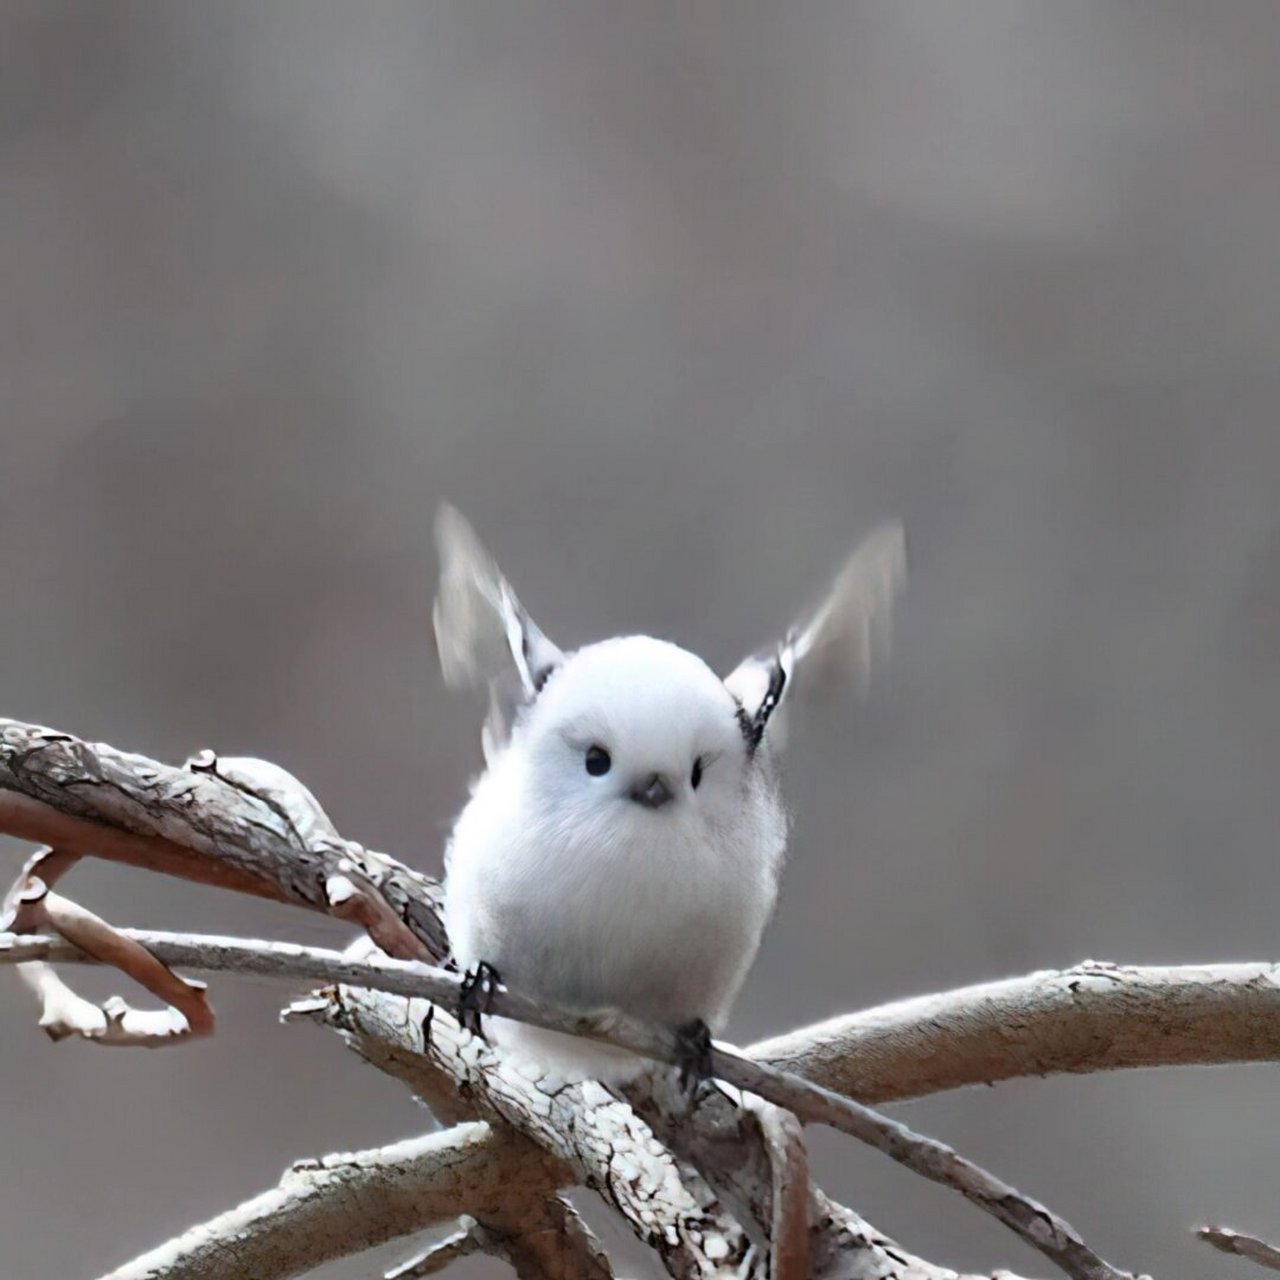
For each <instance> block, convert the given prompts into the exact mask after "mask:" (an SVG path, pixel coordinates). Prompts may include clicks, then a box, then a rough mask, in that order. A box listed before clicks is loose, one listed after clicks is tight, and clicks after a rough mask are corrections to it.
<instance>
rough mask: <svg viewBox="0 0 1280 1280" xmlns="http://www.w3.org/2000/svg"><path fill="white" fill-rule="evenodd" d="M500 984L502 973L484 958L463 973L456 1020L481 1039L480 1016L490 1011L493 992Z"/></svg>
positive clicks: (482, 1031) (482, 1033)
mask: <svg viewBox="0 0 1280 1280" xmlns="http://www.w3.org/2000/svg"><path fill="white" fill-rule="evenodd" d="M501 985H502V975H501V974H500V973H499V972H498V971H497V969H495V968H494V967H493V965H491V964H489V963H488V962H487V961H485V960H481V961H480V963H479V964H478V965H476V967H475V968H474V969H468V970H467V972H466V973H465V974H463V977H462V987H461V989H460V990H459V992H458V1008H457V1015H458V1022H459V1024H460V1025H461V1026H462V1027H463V1028H464V1029H465V1030H467V1031H470V1032H471V1033H472V1034H473V1035H477V1036H479V1037H480V1038H481V1039H482V1040H483V1039H484V1029H483V1028H482V1027H481V1025H480V1016H481V1014H486V1013H490V1012H491V1011H492V1009H493V996H494V992H496V991H497V989H498V987H499V986H501Z"/></svg>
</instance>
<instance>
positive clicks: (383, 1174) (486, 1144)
mask: <svg viewBox="0 0 1280 1280" xmlns="http://www.w3.org/2000/svg"><path fill="white" fill-rule="evenodd" d="M520 1159H521V1156H520V1154H519V1153H518V1152H516V1151H514V1150H511V1149H509V1148H508V1145H507V1144H506V1142H505V1140H504V1139H503V1137H502V1136H501V1135H499V1134H495V1133H494V1132H493V1130H492V1129H491V1128H490V1127H489V1126H488V1125H486V1124H479V1123H475V1124H465V1125H459V1126H457V1127H456V1128H453V1129H447V1130H444V1131H442V1132H440V1133H432V1134H427V1135H426V1136H425V1137H419V1138H409V1139H407V1140H405V1141H403V1142H397V1143H395V1144H393V1145H392V1146H389V1147H381V1148H378V1149H376V1150H371V1151H360V1152H355V1153H353V1154H348V1155H334V1156H325V1157H324V1159H322V1160H310V1161H302V1162H300V1163H299V1164H296V1165H294V1166H293V1168H291V1169H289V1170H287V1171H286V1172H285V1174H284V1176H283V1177H282V1178H281V1180H280V1183H279V1185H278V1186H276V1187H273V1188H272V1189H271V1190H270V1191H267V1192H264V1193H263V1194H262V1195H260V1196H256V1197H254V1199H252V1200H249V1201H246V1202H245V1203H244V1204H242V1205H239V1206H238V1207H237V1208H235V1209H231V1210H229V1211H228V1212H227V1213H224V1214H221V1215H219V1216H218V1217H217V1218H214V1219H213V1220H212V1221H210V1222H207V1223H204V1224H203V1225H201V1226H198V1227H193V1228H192V1229H191V1230H190V1231H188V1232H186V1233H185V1234H183V1235H181V1236H178V1237H176V1238H175V1239H173V1240H171V1241H169V1242H168V1243H167V1244H163V1245H161V1246H160V1247H159V1248H158V1249H153V1250H152V1251H151V1252H150V1253H146V1254H143V1255H142V1257H140V1258H136V1259H135V1260H134V1261H133V1262H130V1263H127V1264H126V1265H125V1266H123V1267H120V1268H118V1269H117V1270H115V1271H112V1272H111V1273H110V1274H109V1275H107V1276H104V1277H103V1280H225V1277H227V1276H233V1275H235V1276H253V1277H254V1280H285V1277H289V1276H297V1275H302V1274H304V1273H305V1272H307V1271H309V1270H311V1269H312V1268H313V1267H317V1266H319V1265H320V1264H321V1263H322V1262H327V1261H329V1260H331V1259H333V1258H341V1257H346V1256H348V1255H349V1254H353V1253H359V1252H361V1251H362V1250H365V1249H369V1248H372V1247H373V1246H375V1245H378V1244H382V1243H384V1242H385V1241H387V1240H393V1239H395V1238H397V1237H398V1236H402V1235H406V1234H408V1233H410V1232H414V1231H421V1230H423V1229H424V1228H426V1227H430V1226H433V1225H435V1224H437V1223H440V1222H448V1221H451V1220H452V1219H454V1218H455V1217H457V1215H458V1213H459V1212H460V1211H468V1212H471V1213H477V1212H479V1213H483V1211H484V1209H485V1208H487V1207H489V1206H491V1205H494V1204H496V1203H498V1202H499V1200H500V1198H501V1197H502V1195H503V1194H504V1192H505V1190H506V1186H505V1184H506V1181H507V1180H508V1179H509V1178H511V1177H513V1176H518V1175H519V1173H520V1164H519V1162H520ZM534 1172H535V1173H536V1169H535V1170H534Z"/></svg>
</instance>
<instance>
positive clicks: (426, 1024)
mask: <svg viewBox="0 0 1280 1280" xmlns="http://www.w3.org/2000/svg"><path fill="white" fill-rule="evenodd" d="M435 1020H436V1007H435V1005H433V1004H429V1005H427V1016H426V1017H425V1018H423V1019H422V1028H421V1029H422V1048H423V1050H424V1051H425V1050H427V1049H430V1048H431V1024H432V1023H433V1022H434V1021H435Z"/></svg>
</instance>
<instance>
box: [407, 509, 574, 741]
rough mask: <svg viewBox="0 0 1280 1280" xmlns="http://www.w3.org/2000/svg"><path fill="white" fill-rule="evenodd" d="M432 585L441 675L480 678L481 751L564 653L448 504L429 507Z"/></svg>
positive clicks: (475, 684) (500, 737)
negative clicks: (435, 574)
mask: <svg viewBox="0 0 1280 1280" xmlns="http://www.w3.org/2000/svg"><path fill="white" fill-rule="evenodd" d="M436 545H437V547H438V549H439V553H440V586H439V589H438V591H437V592H436V602H435V607H434V609H433V610H432V621H433V623H434V625H435V633H436V653H437V655H438V656H439V659H440V670H441V672H442V674H443V675H444V679H445V683H446V684H448V685H449V686H450V687H451V688H454V689H470V688H479V687H482V686H486V685H487V686H488V689H489V718H488V720H487V721H486V723H485V729H484V746H485V755H486V757H487V758H492V756H493V754H494V752H495V751H497V750H498V749H500V748H501V747H502V746H503V745H505V743H506V741H507V739H508V738H509V737H510V734H511V723H512V721H513V720H514V718H515V714H516V712H517V711H518V710H519V708H520V707H521V706H522V705H523V704H524V703H526V702H529V701H531V700H532V699H533V698H535V697H536V696H537V694H538V691H539V690H540V689H541V688H542V686H543V685H544V684H545V683H546V680H547V677H548V676H549V675H550V674H551V672H552V671H553V670H555V668H556V667H557V666H558V665H559V664H560V663H561V662H562V661H563V660H564V654H563V653H561V651H560V650H559V649H558V648H557V647H556V646H555V645H554V644H552V643H551V641H550V640H548V639H547V637H546V636H545V635H543V633H542V631H541V629H540V628H539V627H538V626H537V624H536V623H535V622H534V621H533V619H532V618H531V617H530V616H529V614H528V612H527V611H526V610H525V608H524V606H523V605H522V604H521V603H520V600H519V598H518V597H517V595H516V593H515V591H514V590H513V589H512V587H511V584H510V583H509V582H508V581H507V580H506V578H504V577H503V575H502V572H501V570H500V569H499V568H498V566H497V563H496V562H495V561H494V558H493V556H491V555H490V554H489V551H488V549H487V548H486V547H485V545H484V543H482V542H481V541H480V539H479V537H478V536H477V535H476V531H475V530H474V529H473V528H472V527H471V525H470V524H469V523H468V521H467V520H466V518H465V517H464V516H463V515H462V513H461V512H460V511H458V510H457V509H456V508H454V507H451V506H449V505H447V504H445V505H443V506H442V507H441V508H440V510H439V512H438V513H437V515H436Z"/></svg>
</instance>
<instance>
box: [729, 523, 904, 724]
mask: <svg viewBox="0 0 1280 1280" xmlns="http://www.w3.org/2000/svg"><path fill="white" fill-rule="evenodd" d="M906 573H907V544H906V535H905V533H904V532H903V528H902V525H900V524H898V523H896V522H895V523H891V524H884V525H880V526H879V527H878V528H877V529H875V530H874V531H873V532H872V533H870V534H869V535H868V536H867V537H866V538H865V539H863V541H862V542H861V543H859V545H858V547H857V549H856V550H855V551H854V553H853V554H852V555H851V556H850V557H849V559H848V561H847V562H846V563H845V566H844V568H843V569H841V571H840V573H839V574H838V575H837V577H836V580H835V581H834V582H833V583H832V584H831V590H830V591H829V592H828V593H827V596H826V599H825V600H823V602H822V604H821V605H820V606H819V607H818V609H817V610H816V611H815V612H814V613H813V614H812V615H811V616H810V617H809V618H807V619H806V620H805V621H803V622H801V623H800V624H798V625H797V626H794V627H792V628H791V630H790V631H788V632H787V634H786V636H785V638H784V639H783V640H782V642H781V643H780V644H779V645H778V646H777V647H776V648H775V649H773V650H769V651H765V652H764V653H760V654H755V655H753V656H751V657H749V658H747V659H745V660H744V661H743V662H742V663H740V664H739V665H738V667H737V668H735V670H734V671H733V672H732V673H731V674H730V675H729V676H728V677H727V678H726V679H725V685H726V686H727V687H728V689H729V692H730V693H732V694H733V695H734V697H735V698H737V699H738V702H739V704H740V705H741V707H742V714H743V726H744V730H745V732H746V733H747V736H748V739H749V740H750V741H751V743H752V745H756V744H758V743H759V742H760V741H761V739H762V738H763V737H764V733H765V729H766V728H767V727H768V725H769V723H770V721H771V720H772V719H773V717H774V716H775V714H776V712H777V711H778V709H779V707H781V705H782V703H783V702H784V700H785V699H786V698H787V697H788V696H789V695H790V693H791V691H792V689H793V688H794V687H796V686H800V687H809V688H818V687H823V686H825V687H827V688H835V687H839V686H843V687H846V688H850V689H854V690H858V691H861V690H862V689H864V688H865V687H866V684H867V679H868V676H869V674H870V671H871V665H872V661H873V659H874V658H875V656H876V654H877V653H878V652H880V651H883V650H884V649H886V648H887V647H888V641H889V631H890V622H891V619H892V613H893V602H894V600H895V599H896V598H897V596H898V595H899V594H900V593H901V591H902V588H903V586H904V584H905V582H906ZM779 727H780V726H779V725H778V724H777V722H775V724H774V729H773V734H772V735H771V736H772V737H776V736H777V734H778V729H779Z"/></svg>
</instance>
